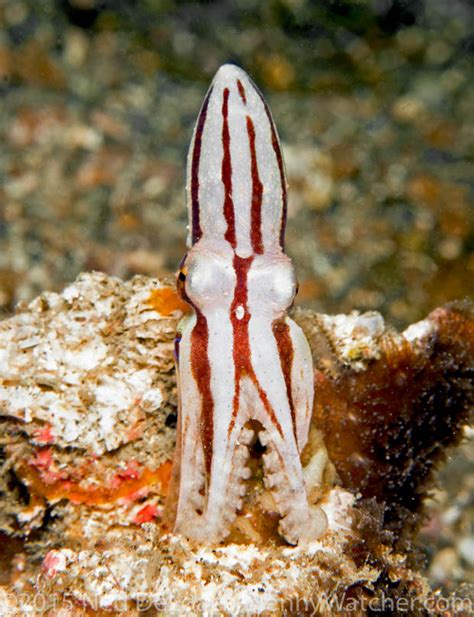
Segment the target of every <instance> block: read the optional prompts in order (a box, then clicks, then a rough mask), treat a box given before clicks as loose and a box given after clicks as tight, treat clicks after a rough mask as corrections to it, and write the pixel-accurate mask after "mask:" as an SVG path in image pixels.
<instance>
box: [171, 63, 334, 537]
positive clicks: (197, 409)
mask: <svg viewBox="0 0 474 617" xmlns="http://www.w3.org/2000/svg"><path fill="white" fill-rule="evenodd" d="M187 199H188V212H189V235H188V247H189V251H188V253H187V255H186V257H185V258H184V259H183V261H182V264H181V268H180V272H179V274H178V290H179V293H180V294H181V296H182V298H183V299H184V300H186V302H188V303H189V304H190V305H191V307H192V308H193V315H192V317H188V318H186V320H185V321H183V323H182V324H181V325H180V328H179V330H180V334H179V336H178V337H177V341H176V357H177V369H178V394H179V421H178V432H177V449H176V454H175V464H174V468H173V479H172V488H171V492H170V498H169V503H168V517H169V519H170V520H171V521H172V523H173V528H174V531H175V532H177V533H182V534H184V535H186V536H187V537H189V538H191V539H195V540H201V541H206V542H218V541H219V540H221V539H223V538H224V537H225V536H226V535H227V534H228V533H229V531H230V527H231V525H232V522H233V520H234V519H235V516H236V514H237V511H238V510H239V509H241V507H242V503H243V502H242V498H243V496H244V495H245V492H246V486H247V485H246V480H247V479H248V478H249V476H250V474H251V471H250V468H249V467H247V466H246V465H247V459H248V456H249V447H250V446H251V443H252V441H253V440H254V431H253V430H252V429H249V428H248V427H247V426H246V425H247V423H248V422H249V421H257V423H259V425H260V426H261V430H259V432H258V439H259V440H260V443H261V444H262V445H263V446H265V447H266V453H265V454H264V455H263V459H262V460H263V471H264V482H265V485H266V486H267V487H268V488H269V490H270V491H271V493H272V495H273V497H274V500H275V503H276V505H277V508H278V511H279V513H280V516H281V521H280V532H281V533H282V535H283V536H284V537H285V538H286V539H287V541H288V542H290V543H292V544H298V543H300V544H301V543H303V542H307V541H310V540H312V539H314V538H316V537H317V536H318V535H320V534H321V533H323V532H324V531H325V528H326V525H325V517H324V513H323V511H322V510H321V509H320V508H317V507H316V506H314V505H312V504H310V503H309V501H308V495H307V489H306V486H305V480H304V474H303V469H302V465H301V461H300V455H301V452H302V450H303V448H304V446H305V444H306V442H307V440H308V431H309V424H310V419H311V412H312V406H313V385H314V384H313V367H312V359H311V353H310V350H309V346H308V343H307V341H306V339H305V337H304V334H303V332H302V331H301V329H300V328H299V327H298V326H297V325H296V324H295V323H294V322H293V321H292V320H291V319H289V317H288V316H287V315H286V310H287V309H288V307H289V306H291V304H292V302H293V299H294V296H295V293H296V278H295V274H294V270H293V266H292V264H291V261H290V259H289V258H288V257H287V255H285V253H284V252H283V248H284V232H285V224H286V216H287V186H286V179H285V172H284V164H283V157H282V153H281V149H280V144H279V141H278V135H277V132H276V128H275V125H274V123H273V119H272V117H271V114H270V111H269V109H268V107H267V105H266V103H265V101H264V99H263V97H262V95H261V94H260V92H259V91H258V89H257V88H256V86H255V85H254V84H253V82H252V81H251V79H250V78H249V76H248V75H247V74H246V73H245V72H244V71H243V70H242V69H240V68H238V67H236V66H232V65H224V66H223V67H221V68H220V69H219V71H218V72H217V74H216V76H215V78H214V80H213V82H212V85H211V87H210V89H209V92H208V93H207V95H206V98H205V99H204V103H203V106H202V108H201V112H200V114H199V117H198V121H197V124H196V127H195V130H194V136H193V140H192V143H191V147H190V150H189V155H188V176H187Z"/></svg>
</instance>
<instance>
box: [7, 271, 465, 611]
mask: <svg viewBox="0 0 474 617" xmlns="http://www.w3.org/2000/svg"><path fill="white" fill-rule="evenodd" d="M184 308H185V307H184V306H183V304H182V303H181V302H180V301H179V300H178V299H177V297H176V296H175V294H174V292H173V290H172V288H171V286H170V285H169V284H168V283H167V282H166V281H157V280H154V279H149V278H146V277H135V278H134V279H132V280H131V281H129V282H126V283H123V282H121V281H120V280H118V279H115V278H110V277H107V276H106V275H103V274H99V273H92V274H83V275H81V276H80V277H79V278H78V280H77V281H76V282H75V283H74V284H72V285H70V286H69V287H67V288H66V289H65V290H64V291H63V292H62V293H61V294H53V293H45V294H43V295H41V296H40V297H39V298H37V299H36V300H34V301H33V302H31V303H30V304H29V305H27V306H26V305H25V306H20V307H19V309H18V310H17V313H16V314H15V315H14V316H13V317H11V318H10V319H7V320H5V321H3V322H1V323H0V421H1V425H2V431H1V447H2V457H1V459H0V460H1V464H2V472H3V473H2V475H1V479H0V482H1V485H0V500H1V502H0V512H1V514H0V534H1V535H0V541H1V543H2V547H3V548H2V553H1V554H0V563H1V565H2V571H3V574H2V578H1V579H0V584H3V587H0V606H2V609H3V610H4V612H7V614H8V611H10V612H11V614H16V613H15V610H16V611H17V613H18V614H31V615H35V614H38V615H39V614H48V615H77V614H81V611H84V613H83V614H102V613H101V611H111V612H114V611H121V612H122V614H129V615H137V614H140V613H144V614H155V613H145V611H147V610H152V609H153V610H155V612H158V613H159V614H165V615H168V614H179V615H185V614H189V615H196V614H203V615H211V614H261V613H263V612H265V614H272V615H273V614H275V615H291V614H293V615H300V614H320V615H336V614H347V613H348V612H349V613H350V612H351V611H352V613H350V614H361V615H362V614H367V613H369V612H370V610H372V611H373V610H381V608H384V606H385V605H384V603H386V602H391V603H393V602H401V601H403V602H408V603H410V604H409V606H410V607H411V612H410V614H413V615H428V614H438V612H437V608H436V596H434V595H433V593H432V592H431V590H430V589H429V587H428V585H427V583H426V581H425V580H424V579H423V577H422V576H421V575H420V574H419V573H418V572H417V568H416V560H415V559H414V557H413V552H412V545H411V541H412V540H413V538H414V533H415V531H416V530H417V528H418V526H419V525H420V523H421V521H422V517H423V497H424V495H425V494H426V493H427V491H428V490H429V489H430V487H431V486H432V482H433V471H434V470H435V468H436V467H437V466H438V465H439V463H440V462H442V461H443V460H444V458H445V456H446V451H447V449H448V447H449V446H452V445H454V444H456V443H458V442H459V441H460V439H461V437H462V429H463V426H464V425H465V424H466V423H467V422H468V420H469V412H470V409H472V403H473V381H472V372H473V364H474V363H473V357H474V317H473V309H472V307H471V306H470V305H469V304H468V303H467V302H465V303H458V304H452V305H447V306H445V307H443V308H440V309H437V310H435V311H434V312H433V313H431V315H429V316H428V317H427V318H426V319H425V320H423V321H422V322H419V323H417V324H414V325H413V326H411V327H410V328H408V329H407V330H405V331H404V332H403V333H398V332H396V331H395V330H392V329H391V328H389V327H387V326H386V325H385V324H384V322H383V319H382V318H381V317H380V315H378V314H376V313H366V314H358V313H352V314H350V315H337V316H327V315H320V314H316V313H313V312H310V311H301V310H298V309H296V310H294V311H293V315H292V317H293V318H294V319H295V321H296V322H297V323H298V324H299V325H300V326H301V327H302V328H303V330H304V332H305V334H306V336H307V338H308V340H309V342H310V346H311V349H312V352H313V356H314V362H315V367H316V386H315V406H314V413H313V421H312V427H311V431H310V439H309V443H308V445H307V447H306V449H305V451H304V452H303V457H302V462H303V466H304V473H305V480H306V483H307V485H308V486H309V493H310V497H311V499H313V501H314V503H318V504H319V505H320V506H321V508H322V509H323V510H324V513H325V515H326V516H327V519H328V531H327V532H326V534H325V535H324V536H323V537H322V538H320V539H318V541H315V542H313V543H310V544H309V546H307V547H301V548H299V547H296V548H295V547H290V546H288V545H287V544H286V543H285V542H284V540H283V539H282V538H281V537H280V536H279V534H278V515H277V512H276V508H275V504H274V503H273V501H272V496H271V494H270V493H269V492H268V490H267V489H266V488H265V486H264V483H263V482H262V460H261V459H262V454H263V452H264V449H265V448H264V446H263V445H262V444H260V443H258V442H256V443H255V444H254V445H253V447H252V451H251V461H250V463H249V465H250V467H251V469H252V476H251V478H250V479H249V480H248V483H249V490H248V491H247V496H246V499H245V501H244V504H243V506H242V509H241V510H240V512H239V515H238V517H237V519H236V520H235V523H234V526H233V529H232V532H231V534H230V536H229V537H228V538H227V539H226V541H225V542H224V543H221V544H219V545H215V546H211V545H210V546H207V545H197V544H193V543H190V542H188V541H187V540H185V539H183V538H181V537H179V536H175V535H173V534H171V533H170V531H169V529H167V528H166V525H165V524H164V523H163V522H162V518H161V517H162V513H163V506H164V500H165V497H166V492H167V488H168V481H169V477H170V470H171V462H170V461H171V457H172V453H173V449H174V436H175V425H176V383H175V377H174V368H173V337H174V331H175V328H176V324H177V321H178V319H179V318H180V316H181V315H182V312H183V310H184ZM38 598H41V599H42V602H44V605H42V606H41V607H40V608H38V603H37V602H38ZM377 607H378V608H377ZM41 611H43V612H41ZM48 611H49V612H48ZM87 611H88V612H87ZM259 611H260V613H259ZM305 611H306V613H305ZM107 614H109V613H107ZM451 614H455V613H454V612H453V613H451ZM457 614H462V612H458V613H457ZM466 614H467V613H466Z"/></svg>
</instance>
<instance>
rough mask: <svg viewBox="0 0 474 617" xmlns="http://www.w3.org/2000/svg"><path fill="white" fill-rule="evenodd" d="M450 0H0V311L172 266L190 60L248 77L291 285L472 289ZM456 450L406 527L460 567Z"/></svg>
mask: <svg viewBox="0 0 474 617" xmlns="http://www.w3.org/2000/svg"><path fill="white" fill-rule="evenodd" d="M473 17H474V9H473V7H472V4H471V3H469V2H467V1H466V2H462V1H459V0H456V1H450V0H432V1H430V2H428V1H426V2H424V3H423V2H418V1H413V2H402V1H399V2H395V1H392V0H387V1H384V2H378V1H375V0H374V1H373V2H334V3H332V2H331V3H313V2H309V1H305V0H278V1H274V2H267V3H266V2H263V3H261V2H258V1H257V0H245V1H244V0H241V1H239V2H233V3H227V2H222V3H205V2H203V3H196V2H172V1H166V2H165V1H163V2H161V1H156V2H154V1H152V0H148V1H147V0H142V1H138V0H137V1H133V0H129V1H126V0H119V1H117V2H107V1H106V2H96V1H95V0H61V1H57V2H55V1H53V0H41V2H33V0H32V1H31V2H27V1H24V0H2V1H1V2H0V97H1V102H0V142H1V147H0V314H1V316H2V317H8V315H10V314H11V312H12V310H13V309H14V306H15V304H16V303H17V302H18V301H20V300H29V299H31V298H33V297H35V296H36V295H38V294H39V293H40V292H41V291H43V290H60V289H61V288H62V287H63V286H64V285H65V284H66V283H68V282H70V281H72V280H73V279H74V278H75V277H76V275H77V274H78V273H79V272H81V271H83V270H92V269H94V270H103V271H105V272H108V273H111V274H115V275H117V276H120V277H122V278H128V277H130V276H131V275H133V274H135V273H143V274H148V275H152V276H155V275H163V274H167V273H172V272H173V271H174V270H175V268H176V266H177V264H178V262H179V260H180V258H181V257H182V255H183V254H184V251H185V245H184V241H185V235H186V210H185V203H184V194H183V187H184V161H185V156H186V149H187V145H188V142H189V140H190V137H191V132H192V127H193V123H194V120H195V118H196V115H197V112H198V109H199V106H200V104H201V101H202V99H203V96H204V94H205V91H206V89H207V87H208V85H209V83H210V80H211V79H212V75H213V74H214V72H215V71H216V69H217V68H218V67H219V65H220V64H222V63H224V62H227V61H231V62H236V63H238V64H240V65H241V66H243V67H244V68H245V69H246V70H248V71H249V72H250V73H251V75H252V76H253V77H254V79H255V80H256V82H257V83H258V84H259V85H260V86H261V88H262V90H263V91H264V93H265V96H266V98H267V100H268V102H269V104H270V107H271V109H272V111H273V114H274V117H275V120H276V123H277V126H278V129H279V132H280V135H281V139H282V142H283V148H284V154H285V158H286V166H287V171H288V179H289V184H290V205H289V221H288V231H287V247H288V253H289V254H290V255H291V257H292V258H293V259H294V261H295V264H296V267H297V272H298V277H299V281H300V292H299V297H298V303H299V304H301V305H302V306H307V307H312V308H315V309H317V310H319V311H325V312H345V311H349V310H351V309H354V308H357V309H361V310H368V309H373V310H378V311H380V312H381V313H382V314H383V315H384V317H385V318H386V320H387V321H388V322H390V323H393V324H394V325H396V326H398V327H402V326H406V325H407V324H409V323H411V322H413V321H416V320H418V319H420V318H422V317H423V316H425V315H426V314H427V313H428V312H429V311H430V310H432V309H433V308H435V307H436V306H439V305H440V304H442V303H444V302H446V301H449V300H452V299H455V298H462V297H465V296H469V295H471V296H472V295H473V291H474V254H473V247H474V233H473V220H474V209H473V189H474V185H473V180H474V175H473V171H472V169H473V157H474V79H473V77H474V66H473V54H474V38H473V31H474V29H473V26H474V19H473ZM473 459H474V453H473V449H472V447H471V446H470V444H469V443H466V445H464V446H463V447H461V448H460V449H459V451H458V452H457V453H456V454H455V455H454V456H453V457H452V459H451V460H450V462H449V464H448V465H447V466H446V467H445V469H444V470H443V471H442V472H441V473H440V485H439V489H437V490H436V491H435V493H434V494H433V499H432V500H431V501H432V503H431V505H430V510H429V512H430V514H429V517H428V518H427V522H426V525H425V527H424V529H423V530H422V533H421V537H420V542H421V545H422V547H423V551H424V553H425V555H426V571H427V573H428V575H429V577H430V580H431V582H432V584H433V585H434V586H443V587H444V588H445V589H448V590H454V589H456V588H458V586H459V585H460V584H462V583H467V584H471V585H472V584H474V572H473V566H474V532H473V522H472V520H473V517H472V514H473V511H474V505H473V504H474V500H473V489H474V470H473Z"/></svg>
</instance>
